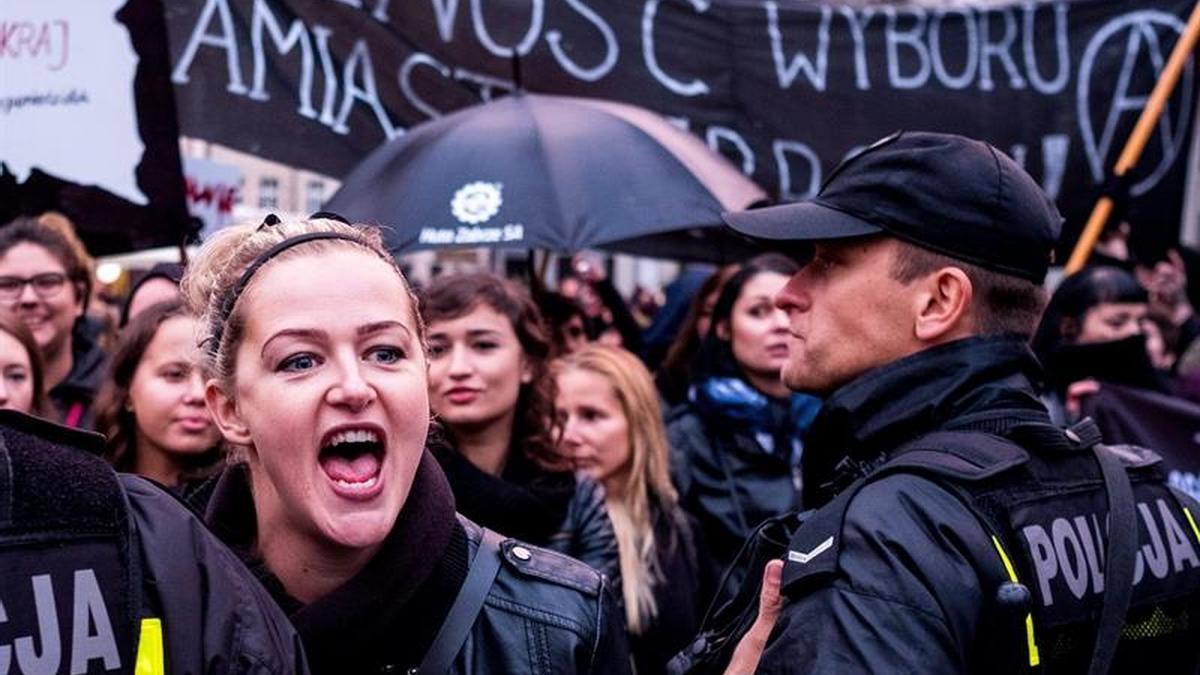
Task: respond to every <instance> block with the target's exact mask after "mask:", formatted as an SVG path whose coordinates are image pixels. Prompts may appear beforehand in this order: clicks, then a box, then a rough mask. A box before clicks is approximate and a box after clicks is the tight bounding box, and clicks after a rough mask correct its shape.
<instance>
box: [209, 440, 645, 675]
mask: <svg viewBox="0 0 1200 675" xmlns="http://www.w3.org/2000/svg"><path fill="white" fill-rule="evenodd" d="M207 519H208V522H209V524H210V526H211V527H212V528H213V530H214V531H215V532H217V533H218V534H219V535H220V536H221V537H222V538H224V539H225V540H226V541H227V542H229V543H230V545H232V546H233V547H234V548H235V550H237V551H238V552H239V554H240V555H242V557H243V559H244V560H245V561H246V562H247V564H248V565H250V567H251V569H252V570H254V572H255V574H256V575H257V576H259V578H260V579H261V580H262V581H263V583H264V585H266V587H267V588H268V590H270V592H271V594H272V595H273V596H274V597H275V599H276V601H277V602H278V603H279V605H280V606H281V607H283V608H284V609H285V610H286V611H287V612H288V614H289V615H290V616H291V618H292V622H293V623H294V624H295V625H296V629H297V630H298V631H299V633H300V636H301V638H302V640H303V642H304V645H305V649H306V651H307V652H308V655H309V662H310V664H311V667H312V669H313V672H315V673H392V672H406V671H407V670H408V669H410V668H414V667H416V666H417V665H419V664H420V662H421V659H422V658H423V657H424V655H425V652H426V651H427V650H428V648H429V646H430V645H431V644H432V643H433V640H434V637H435V636H436V634H437V631H438V629H439V628H440V627H441V625H442V622H443V621H444V619H445V618H446V615H447V614H448V612H449V610H450V607H451V605H452V604H453V601H454V598H455V597H456V595H457V593H458V590H459V588H460V587H461V586H462V584H463V581H464V579H465V578H466V574H467V568H468V566H469V564H470V560H471V559H472V557H473V556H474V555H475V552H476V550H477V549H478V546H479V542H480V540H481V537H482V531H481V530H480V529H479V528H478V526H476V525H475V524H474V523H472V522H470V521H469V520H466V519H465V518H462V517H461V516H457V515H456V514H455V512H454V497H453V495H452V493H451V491H450V486H449V484H448V483H447V481H446V479H445V476H444V475H443V474H442V472H441V470H440V469H439V468H438V465H437V462H436V461H435V460H434V459H433V457H432V456H431V455H429V454H426V455H425V457H424V458H423V459H422V460H421V465H420V467H419V468H418V470H417V474H416V477H415V478H414V480H413V485H412V488H411V490H410V492H409V496H408V500H407V501H406V502H405V506H404V508H403V509H402V510H401V512H400V515H399V517H398V518H397V520H396V524H395V526H394V527H393V528H392V531H391V533H390V534H389V535H388V537H387V538H386V539H385V541H384V543H383V546H382V547H381V548H380V550H379V552H378V553H376V555H375V557H374V558H372V559H371V561H370V562H369V563H368V564H367V566H366V567H364V568H363V569H362V570H361V571H360V572H359V573H358V574H356V575H355V576H354V577H353V578H351V579H350V580H349V581H347V582H346V583H345V584H343V585H342V586H341V587H339V588H337V589H336V590H334V591H332V592H331V593H329V594H327V595H326V596H324V597H322V598H320V599H318V600H316V601H314V602H312V603H309V604H308V605H305V604H303V603H301V602H300V601H298V600H296V599H295V598H293V597H292V596H291V595H289V594H288V593H287V591H286V590H285V589H284V587H283V585H282V584H281V583H280V582H279V580H278V579H276V578H275V576H274V575H273V574H271V572H270V571H269V570H268V569H267V568H266V566H265V565H264V564H263V562H262V561H261V559H259V558H257V557H256V554H255V552H254V549H253V546H254V541H255V517H254V504H253V498H252V496H251V494H250V486H249V475H248V473H247V471H246V470H245V467H244V465H241V466H235V467H230V468H229V469H227V470H226V472H225V474H224V475H222V477H221V479H220V480H219V482H218V484H217V486H216V488H215V490H214V493H213V496H212V500H211V502H210V503H209V506H208V509H207ZM517 545H518V544H517V543H516V542H514V541H512V540H508V541H506V542H505V543H504V544H503V545H502V550H503V551H505V553H506V555H505V561H506V562H507V564H506V565H503V566H502V567H501V570H500V573H499V576H498V577H497V579H496V580H495V581H494V582H493V585H492V588H491V590H490V591H489V592H488V596H487V599H486V601H485V606H484V608H483V610H481V613H480V615H479V617H477V618H476V620H475V623H474V625H473V627H472V628H471V633H470V637H469V638H468V641H467V643H466V644H465V645H464V647H463V649H462V651H461V652H460V653H459V655H458V657H457V658H456V661H455V665H454V669H453V670H454V672H462V673H467V672H471V673H491V672H496V673H508V672H534V673H537V672H546V673H559V672H565V673H572V672H578V673H590V672H597V673H599V672H625V671H626V670H627V669H628V658H627V648H626V645H625V642H624V638H623V636H622V635H621V625H620V618H619V616H618V615H617V614H616V613H615V603H614V602H613V600H612V597H611V595H610V591H609V589H608V587H607V583H606V582H605V581H604V580H603V579H602V578H601V577H600V576H599V575H598V574H597V573H596V572H594V571H593V570H591V569H589V568H587V567H586V566H584V565H581V564H579V563H577V562H575V561H572V560H570V559H568V558H566V557H564V556H560V555H557V554H554V553H551V552H548V551H542V550H539V549H534V548H532V547H526V550H527V551H529V552H530V554H531V555H528V556H526V557H527V559H526V560H522V559H521V558H518V557H515V556H514V555H513V554H512V550H513V547H514V546H517Z"/></svg>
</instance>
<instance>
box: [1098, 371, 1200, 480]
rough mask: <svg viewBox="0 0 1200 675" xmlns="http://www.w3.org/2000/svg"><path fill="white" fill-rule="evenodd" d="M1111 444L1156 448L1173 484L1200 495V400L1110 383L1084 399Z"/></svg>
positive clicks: (1105, 438)
mask: <svg viewBox="0 0 1200 675" xmlns="http://www.w3.org/2000/svg"><path fill="white" fill-rule="evenodd" d="M1080 408H1081V410H1082V413H1083V416H1084V417H1090V418H1091V419H1092V420H1094V421H1095V422H1096V426H1098V427H1100V431H1101V433H1103V434H1104V440H1106V441H1108V442H1109V443H1128V444H1130V445H1140V446H1142V447H1144V448H1154V449H1155V450H1156V451H1157V452H1158V453H1159V454H1160V455H1162V458H1163V464H1164V465H1165V467H1166V469H1167V471H1168V474H1167V476H1168V481H1169V482H1170V484H1171V486H1172V487H1175V488H1177V489H1179V490H1182V491H1184V492H1186V493H1188V494H1189V495H1191V496H1192V498H1193V499H1200V404H1197V403H1193V402H1192V401H1189V400H1186V399H1182V398H1176V397H1174V396H1167V395H1165V394H1160V393H1158V392H1155V391H1149V390H1146V389H1137V388H1133V387H1122V386H1121V385H1117V384H1105V385H1103V386H1101V387H1100V391H1098V392H1096V393H1095V394H1092V395H1090V396H1085V397H1084V398H1083V399H1082V400H1081V401H1080Z"/></svg>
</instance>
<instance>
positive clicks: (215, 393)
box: [204, 380, 250, 446]
mask: <svg viewBox="0 0 1200 675" xmlns="http://www.w3.org/2000/svg"><path fill="white" fill-rule="evenodd" d="M204 402H205V403H207V404H208V412H209V414H210V415H212V416H213V421H214V422H216V423H217V428H218V429H220V430H221V435H223V436H224V437H225V440H226V441H229V442H230V443H233V444H234V445H244V446H248V445H250V429H249V427H247V426H246V424H245V422H243V421H242V416H241V414H240V413H239V412H238V409H237V402H236V401H234V400H233V398H232V397H230V396H229V395H227V394H226V393H225V390H224V389H223V388H221V385H220V384H219V383H218V382H217V381H216V380H209V381H208V382H206V383H205V385H204Z"/></svg>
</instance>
